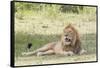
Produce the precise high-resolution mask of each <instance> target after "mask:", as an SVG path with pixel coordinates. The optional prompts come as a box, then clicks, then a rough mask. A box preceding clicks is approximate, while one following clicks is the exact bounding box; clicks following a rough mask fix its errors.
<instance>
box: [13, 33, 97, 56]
mask: <svg viewBox="0 0 100 68" xmlns="http://www.w3.org/2000/svg"><path fill="white" fill-rule="evenodd" d="M57 40H60V35H39V34H36V35H30V36H29V35H27V34H22V33H18V34H16V36H15V48H16V49H15V56H16V57H18V56H21V53H22V52H28V51H29V50H27V45H28V43H32V48H31V49H30V51H33V50H36V49H37V48H39V47H42V46H43V45H45V44H47V43H49V42H53V41H57ZM81 45H82V48H84V49H85V50H87V52H88V54H89V53H96V35H95V34H83V35H82V37H81Z"/></svg>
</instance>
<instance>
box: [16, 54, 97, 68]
mask: <svg viewBox="0 0 100 68" xmlns="http://www.w3.org/2000/svg"><path fill="white" fill-rule="evenodd" d="M58 59H59V60H58ZM15 61H16V63H15V65H16V66H24V65H42V64H59V63H76V62H90V61H96V56H95V54H89V55H75V56H59V55H51V56H40V57H39V56H30V57H18V58H16V60H15Z"/></svg>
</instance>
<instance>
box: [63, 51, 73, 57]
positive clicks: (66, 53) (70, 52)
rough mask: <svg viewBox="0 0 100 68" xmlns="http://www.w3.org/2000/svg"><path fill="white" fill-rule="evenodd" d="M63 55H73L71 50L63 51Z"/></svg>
mask: <svg viewBox="0 0 100 68" xmlns="http://www.w3.org/2000/svg"><path fill="white" fill-rule="evenodd" d="M64 55H66V56H73V55H74V53H73V52H72V51H68V52H65V53H64Z"/></svg>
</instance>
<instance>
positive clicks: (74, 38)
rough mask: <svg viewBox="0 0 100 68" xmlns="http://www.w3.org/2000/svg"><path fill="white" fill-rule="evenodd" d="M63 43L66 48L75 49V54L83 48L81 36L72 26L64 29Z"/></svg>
mask: <svg viewBox="0 0 100 68" xmlns="http://www.w3.org/2000/svg"><path fill="white" fill-rule="evenodd" d="M61 42H62V44H63V45H64V46H71V47H73V48H74V52H75V53H78V52H79V50H80V48H81V47H80V38H79V34H78V32H77V30H76V29H75V28H74V27H73V26H72V25H71V24H69V25H68V26H66V27H65V28H64V30H63V34H62V37H61ZM76 49H77V50H76Z"/></svg>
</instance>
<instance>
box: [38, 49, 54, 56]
mask: <svg viewBox="0 0 100 68" xmlns="http://www.w3.org/2000/svg"><path fill="white" fill-rule="evenodd" d="M51 54H54V51H53V50H48V51H45V52H38V53H37V56H42V55H51Z"/></svg>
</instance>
